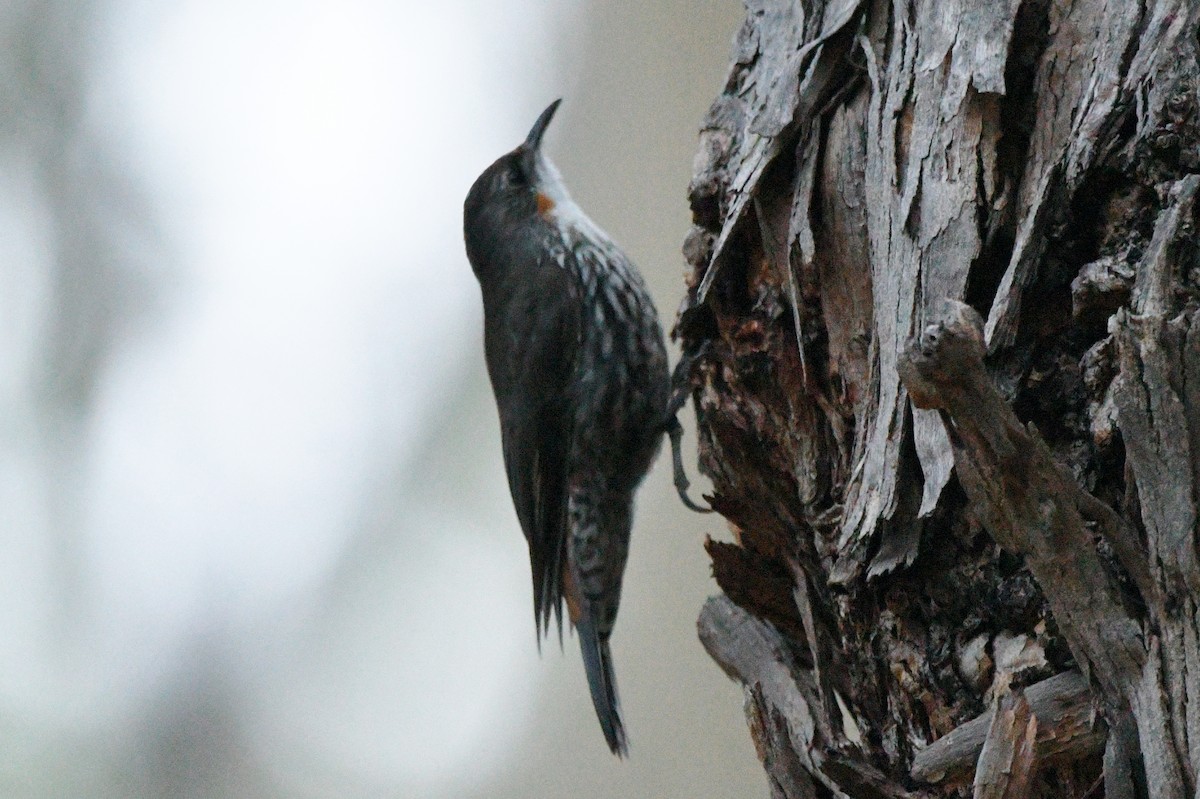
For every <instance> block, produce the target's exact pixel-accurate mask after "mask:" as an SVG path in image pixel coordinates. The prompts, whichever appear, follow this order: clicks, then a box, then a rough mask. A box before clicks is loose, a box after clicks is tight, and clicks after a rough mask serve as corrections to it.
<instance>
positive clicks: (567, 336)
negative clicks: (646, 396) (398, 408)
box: [489, 257, 580, 641]
mask: <svg viewBox="0 0 1200 799" xmlns="http://www.w3.org/2000/svg"><path fill="white" fill-rule="evenodd" d="M521 283H522V286H521V288H520V289H519V290H518V291H516V292H514V293H513V296H512V298H511V299H510V301H509V303H508V307H507V311H506V313H505V314H504V324H503V325H502V328H503V329H502V330H501V331H500V332H498V333H497V335H499V336H503V337H504V338H505V341H503V342H495V345H496V346H498V347H500V348H503V352H495V353H494V354H495V355H496V356H498V358H497V357H489V361H493V362H494V361H497V360H500V361H503V362H504V368H506V369H507V370H508V380H507V384H508V386H509V390H507V391H505V392H504V394H503V396H501V395H500V393H499V392H497V397H496V401H497V404H498V405H499V410H500V422H501V433H502V436H503V446H504V466H505V469H506V471H507V473H508V486H509V490H510V491H511V493H512V498H513V504H514V505H515V506H516V511H517V517H518V519H519V520H520V522H521V528H522V530H523V531H524V533H525V538H526V539H527V540H528V542H529V559H530V565H531V567H532V572H533V603H534V618H535V622H536V625H537V629H538V640H539V641H540V640H541V635H542V634H544V633H546V632H548V631H549V626H550V617H551V614H553V616H554V618H555V621H556V622H557V625H558V628H559V635H560V636H561V634H562V601H563V583H562V575H563V564H564V563H565V562H566V542H567V536H568V518H567V495H568V488H569V486H568V478H569V471H570V455H571V443H572V440H573V437H574V430H573V425H574V416H575V414H574V397H573V393H572V386H573V384H574V382H575V369H576V362H577V360H578V357H577V356H578V352H579V339H580V333H579V330H580V311H579V309H580V303H579V293H578V290H577V287H576V285H575V283H574V280H573V277H572V275H571V273H570V272H569V270H566V269H564V268H563V267H562V266H561V264H560V263H559V262H558V261H557V260H556V259H554V258H551V257H543V258H541V259H539V260H538V262H537V267H536V268H535V269H533V270H531V273H526V274H525V275H523V276H522V280H521Z"/></svg>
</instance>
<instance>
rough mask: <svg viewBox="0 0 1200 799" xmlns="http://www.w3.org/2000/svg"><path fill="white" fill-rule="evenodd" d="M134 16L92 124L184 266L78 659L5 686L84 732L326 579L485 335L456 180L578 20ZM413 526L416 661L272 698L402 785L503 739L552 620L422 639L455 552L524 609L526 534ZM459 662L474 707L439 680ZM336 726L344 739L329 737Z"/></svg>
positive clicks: (198, 8)
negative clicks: (421, 538)
mask: <svg viewBox="0 0 1200 799" xmlns="http://www.w3.org/2000/svg"><path fill="white" fill-rule="evenodd" d="M117 10H118V14H117V16H116V18H115V19H114V20H113V22H112V25H111V27H110V28H109V35H110V37H111V38H110V40H109V42H108V45H107V46H106V48H105V50H106V54H107V56H108V58H107V59H106V65H107V67H108V71H107V72H106V73H105V74H104V75H103V77H101V79H100V80H99V81H98V85H97V91H96V102H95V107H94V119H95V123H96V124H97V125H98V126H100V127H102V128H108V129H114V130H115V131H116V132H117V134H118V135H119V136H120V137H123V138H121V139H120V141H119V143H118V145H117V148H118V150H119V151H120V156H121V157H122V158H123V159H124V160H125V161H127V162H128V163H131V164H133V166H134V168H135V169H136V171H137V174H136V175H135V176H134V178H133V179H134V182H135V183H138V184H140V185H141V186H142V187H143V188H144V189H145V190H146V191H147V193H148V194H149V197H150V200H151V203H150V205H151V207H152V208H153V216H154V220H155V223H156V224H157V225H159V226H160V231H161V233H162V235H163V238H164V240H165V242H166V248H165V249H166V250H167V251H168V252H169V253H170V258H171V262H170V263H167V264H164V265H163V269H162V274H161V275H159V276H158V277H159V279H160V281H161V283H162V284H163V285H164V286H165V289H166V291H165V299H164V302H163V306H162V309H161V312H159V313H157V314H155V315H154V316H153V317H152V319H151V322H150V323H149V324H148V325H147V326H146V328H145V329H144V330H143V331H142V332H143V334H142V335H139V336H137V337H134V338H132V339H131V340H130V341H129V342H128V343H127V345H125V346H123V347H122V348H121V350H120V351H119V353H118V356H117V358H116V360H115V361H114V363H113V364H112V366H111V367H110V369H109V371H108V372H107V375H106V378H105V380H104V383H103V385H102V387H101V391H100V396H99V400H98V405H97V408H96V409H95V414H94V421H93V428H92V429H93V432H94V438H93V441H92V445H91V449H90V455H89V462H88V463H87V466H86V472H87V474H86V477H85V480H84V484H85V486H86V491H85V495H84V497H83V499H82V507H81V509H80V518H82V519H83V520H84V522H83V523H84V528H85V529H84V534H85V537H86V542H87V545H86V550H85V552H84V553H83V554H84V558H83V561H84V562H85V563H87V564H88V566H87V576H88V577H89V579H90V580H91V581H92V583H91V584H90V585H91V588H92V590H90V591H87V592H86V594H87V596H88V603H89V607H88V609H87V614H86V618H87V621H86V623H85V624H84V625H83V626H84V627H85V628H86V629H87V631H88V632H87V634H86V635H85V636H84V638H83V640H76V641H74V642H73V643H72V644H70V645H69V646H68V647H67V648H68V649H71V650H72V651H73V652H74V657H67V658H66V659H65V660H64V658H63V651H62V650H61V649H57V648H53V647H52V648H51V649H50V650H47V651H45V652H44V653H43V654H44V656H45V659H44V660H39V659H38V658H31V659H28V660H26V661H25V662H24V664H23V665H24V668H14V669H12V670H9V671H8V674H9V675H17V674H20V675H22V677H20V678H15V677H14V678H11V680H10V684H9V685H8V686H7V689H8V690H7V692H8V693H9V694H10V695H11V696H12V697H14V700H15V701H16V702H17V703H18V704H24V705H26V706H27V707H29V708H30V709H31V710H32V709H34V708H36V709H37V712H39V713H43V714H45V713H49V715H50V717H52V718H53V717H58V718H61V719H63V721H64V722H67V721H69V720H72V719H76V720H83V719H85V718H86V720H87V721H88V723H92V724H103V723H106V721H111V720H112V719H113V718H117V719H119V718H121V717H122V716H124V715H128V714H130V713H134V712H135V711H136V710H137V708H138V703H139V702H140V701H142V700H148V699H149V698H150V697H152V696H154V695H156V693H157V692H158V691H159V690H160V684H161V682H162V681H163V680H165V679H168V678H169V677H170V676H171V674H172V673H173V672H174V671H175V670H177V669H178V668H179V658H180V657H183V656H186V654H187V651H188V650H187V647H189V646H192V645H193V644H194V642H193V641H192V639H193V638H194V636H195V635H196V633H197V631H198V630H206V629H211V630H216V631H221V630H229V629H233V630H237V629H243V630H245V629H258V628H256V627H255V625H256V624H261V623H263V621H264V620H270V619H272V618H274V617H275V616H276V615H278V614H279V613H280V611H281V610H283V609H286V608H288V607H289V605H291V604H295V603H297V602H298V601H299V599H300V598H302V597H305V596H306V592H308V591H311V590H312V589H314V588H315V587H316V586H317V585H319V584H320V581H321V578H323V577H325V576H327V575H328V573H329V570H330V569H331V568H332V567H333V566H334V565H335V563H336V560H337V558H338V557H339V555H340V554H341V553H342V551H343V548H344V547H345V545H346V544H347V541H348V538H349V536H350V535H351V533H352V532H354V531H355V530H356V529H358V526H359V524H358V523H359V519H358V516H359V515H360V514H361V512H362V508H363V505H364V502H365V501H366V497H365V496H364V494H365V493H366V491H367V490H369V489H370V487H371V486H373V485H374V484H375V483H376V482H378V477H377V473H378V472H379V471H380V469H381V467H382V466H385V465H386V464H385V463H382V461H383V460H385V459H394V458H395V453H396V452H400V453H403V452H404V451H406V450H407V449H411V448H412V447H414V446H416V445H417V444H418V443H419V442H420V441H421V440H422V436H423V435H424V433H425V431H426V430H427V429H428V427H429V425H430V423H431V420H432V419H434V418H436V414H437V412H438V411H441V410H442V409H443V405H444V402H443V400H442V396H444V394H445V391H446V390H449V389H452V388H453V387H454V386H455V385H456V383H455V382H454V380H453V378H454V377H455V376H456V375H457V374H459V373H461V371H462V368H463V363H464V355H465V353H466V352H467V351H468V348H470V347H476V346H478V342H477V341H476V332H475V331H476V328H477V320H478V316H479V309H478V307H477V306H478V302H479V300H478V289H477V286H476V284H475V281H474V277H473V276H472V274H471V272H470V269H469V268H468V267H467V264H466V260H465V256H464V255H463V250H462V243H461V229H460V224H461V223H460V219H461V216H460V214H461V211H460V209H461V202H462V197H463V196H465V193H466V189H467V187H468V186H469V185H470V183H471V181H472V180H473V178H474V176H475V175H476V174H477V173H478V172H479V171H480V170H481V169H482V167H483V166H484V165H486V164H487V163H488V162H490V160H491V159H493V158H494V157H495V156H497V155H498V154H499V153H500V152H502V151H504V150H506V149H509V148H510V147H512V146H513V145H515V144H516V143H517V142H518V141H520V139H521V137H522V136H523V135H524V129H525V128H526V127H527V126H528V124H529V121H530V120H531V119H532V115H533V114H536V112H537V110H539V109H540V108H541V106H542V104H544V102H545V101H546V99H547V91H545V90H540V89H539V88H538V84H537V79H536V74H537V72H539V71H542V70H544V69H545V68H546V66H547V64H549V63H550V56H551V55H552V54H551V53H549V52H548V50H549V48H550V42H551V41H552V40H553V38H554V35H555V32H556V27H555V26H557V25H559V24H562V23H563V22H564V20H563V19H559V20H555V19H553V18H552V16H551V15H549V14H547V13H545V10H544V7H543V5H542V4H541V3H538V2H534V0H528V2H524V3H506V4H505V8H504V13H501V12H499V11H497V10H495V4H493V3H490V2H487V0H457V2H440V3H399V4H397V3H389V2H382V1H379V2H374V1H372V0H349V1H346V0H343V1H342V2H315V1H313V0H290V1H289V2H286V3H284V2H256V3H246V2H234V1H232V0H217V1H216V2H211V1H208V2H205V1H200V0H181V1H180V2H175V3H170V4H160V3H150V2H134V3H128V4H126V5H125V6H124V7H121V6H120V4H117ZM514 54H518V55H519V57H516V58H514ZM501 60H503V61H504V62H506V63H516V64H517V65H518V69H521V68H522V67H521V65H522V64H523V65H524V67H523V69H524V74H519V73H518V74H511V73H507V72H502V71H498V70H496V69H494V68H493V67H492V62H493V61H496V62H499V61H501ZM373 475H375V479H372V478H373ZM49 479H50V481H51V482H53V479H54V478H53V476H50V478H49ZM496 479H497V480H502V473H500V472H499V471H498V472H497V475H496ZM493 499H494V498H493ZM503 499H504V500H505V501H507V499H506V498H503ZM31 515H36V513H35V512H31ZM510 516H511V510H509V509H507V508H505V509H504V510H503V515H502V516H501V517H500V518H501V519H502V520H503V521H504V522H505V523H506V524H507V523H509V521H510V519H509V517H510ZM26 521H30V520H29V519H27V520H26ZM406 523H407V524H408V525H410V526H411V527H412V530H411V531H410V530H407V529H396V530H395V531H394V533H395V534H396V535H406V534H409V533H411V534H413V535H418V534H419V533H418V532H417V531H418V530H420V529H429V528H430V527H437V528H438V529H439V535H440V538H439V539H437V540H432V539H431V540H428V541H425V542H424V543H422V545H421V546H422V547H423V549H422V550H421V552H420V558H421V560H420V562H419V563H418V564H416V565H417V566H418V568H415V569H412V570H407V571H408V572H409V573H410V574H411V575H412V576H413V580H412V584H411V585H409V586H406V587H405V590H407V591H408V592H409V596H412V597H414V598H419V599H420V605H419V606H413V607H412V608H411V610H410V611H409V612H404V611H403V610H395V609H393V610H391V611H389V605H388V601H387V599H386V598H383V599H381V600H380V601H379V602H377V603H375V606H374V607H373V608H371V609H368V610H367V611H366V612H367V613H371V612H374V613H376V614H378V616H379V619H380V620H379V622H378V623H374V624H372V623H366V625H365V629H366V630H367V631H369V632H372V633H374V634H377V635H378V636H380V638H379V639H376V640H383V641H388V640H390V639H389V638H388V636H390V637H391V639H396V638H403V641H397V642H395V643H393V644H392V649H394V650H397V651H394V652H392V653H391V655H390V656H385V657H382V658H380V659H379V660H378V661H377V662H376V661H369V660H366V661H359V662H354V663H348V662H346V658H347V657H353V654H347V653H340V654H338V653H335V654H331V655H329V656H328V657H325V658H324V659H322V657H324V656H322V657H316V656H313V657H309V659H308V660H305V659H304V658H305V655H304V654H301V655H297V653H295V652H291V653H289V654H287V655H286V656H285V660H286V661H287V663H286V664H285V667H287V668H291V669H292V670H293V673H291V674H290V676H289V678H288V679H289V680H291V681H293V682H294V683H296V684H298V685H299V686H300V688H301V690H300V691H299V692H298V693H295V694H290V695H279V694H275V695H271V694H269V693H268V695H267V696H266V697H265V698H263V699H261V702H262V703H263V705H262V707H261V708H260V711H261V714H262V715H263V716H264V719H263V720H261V722H260V723H261V725H262V729H264V730H269V731H271V732H272V733H273V734H277V735H280V736H282V737H283V738H284V739H285V743H284V744H281V745H280V747H279V748H280V750H281V751H282V750H288V751H290V752H292V753H293V755H294V756H298V757H300V758H301V759H304V758H305V757H316V758H317V762H316V763H309V764H308V765H309V766H319V765H320V758H321V757H322V756H328V757H329V758H330V759H331V760H332V761H337V760H338V759H339V758H340V759H341V760H342V761H343V762H345V763H348V764H351V765H352V767H353V768H354V769H355V770H356V771H357V772H359V774H360V776H361V775H372V774H373V775H374V776H376V777H377V778H378V779H380V780H381V781H382V782H384V783H386V782H388V781H396V780H401V781H408V782H413V781H414V780H416V781H426V782H428V781H432V780H434V779H435V778H437V777H438V776H444V775H446V774H454V773H456V772H460V771H462V766H463V765H464V764H465V763H466V762H468V761H470V762H472V763H475V764H478V763H479V762H480V757H481V755H480V750H481V749H483V748H489V747H490V750H491V755H490V757H491V758H495V757H497V756H498V755H499V754H500V753H499V752H496V751H495V746H494V745H492V744H494V740H489V738H488V733H489V731H490V732H492V733H493V734H494V729H495V728H496V726H497V719H498V718H500V717H503V716H511V715H512V714H513V712H514V705H515V704H516V703H518V702H519V698H520V694H519V693H518V694H516V695H514V694H513V691H512V688H513V685H514V684H518V685H519V684H520V683H521V679H520V678H519V677H518V676H515V673H516V672H518V671H520V670H522V669H525V668H527V666H528V660H529V658H530V657H533V656H534V655H533V653H528V654H522V655H520V656H517V655H516V654H515V653H517V652H521V653H524V650H527V649H531V648H532V647H531V646H530V645H531V644H532V635H530V636H528V640H526V639H521V640H519V641H516V640H512V637H511V636H509V635H507V634H497V635H495V636H492V637H491V638H490V639H489V638H486V637H485V638H483V639H480V638H479V637H478V636H476V637H475V638H474V639H473V640H472V641H471V642H470V651H452V650H453V647H452V650H451V651H447V649H446V647H445V646H444V645H440V646H433V645H430V643H431V642H433V641H435V640H436V639H437V638H438V636H444V631H446V630H453V629H456V628H459V627H461V625H462V624H463V623H464V621H465V620H464V619H463V618H462V616H463V614H465V613H467V612H468V609H467V608H464V606H463V604H462V602H461V601H456V600H457V599H458V598H457V597H456V596H455V595H454V594H453V593H452V589H454V587H453V586H451V585H447V584H446V581H445V580H444V579H440V575H444V574H446V573H450V572H452V571H457V572H459V573H461V572H462V570H463V569H466V571H467V572H468V573H469V574H471V575H472V577H473V579H474V580H475V581H476V586H475V588H476V590H478V591H480V592H481V593H482V594H484V595H487V596H489V597H492V598H494V599H495V602H496V607H494V608H493V609H491V611H490V612H494V613H501V614H505V615H508V616H513V615H520V617H521V618H522V624H525V623H527V621H528V619H527V617H528V615H529V614H528V608H527V605H528V590H527V586H526V582H527V581H526V580H525V578H524V576H523V572H522V571H520V570H519V569H513V568H512V566H513V564H514V563H516V564H521V563H522V560H523V553H522V551H521V549H522V548H521V547H520V546H519V544H518V543H517V541H518V540H519V539H514V540H508V539H507V537H505V540H503V541H500V536H499V535H497V534H495V533H494V531H493V532H492V534H490V535H489V536H488V538H489V539H491V540H494V541H495V542H496V548H495V550H492V549H484V550H483V551H480V550H479V548H478V547H477V546H476V544H475V539H477V538H478V537H479V536H478V535H476V534H474V533H477V532H478V531H471V530H469V529H463V525H469V520H467V521H464V520H458V522H456V521H455V519H453V518H446V517H444V516H437V515H436V513H435V512H434V511H433V510H430V509H422V508H421V507H420V506H417V507H414V508H413V512H412V513H411V514H408V515H407V517H406ZM456 523H457V524H458V525H459V529H456V528H455V524H456ZM34 557H35V558H36V557H39V556H37V555H34ZM521 568H524V566H523V565H522V566H521ZM479 581H484V582H483V583H482V584H480V582H479ZM439 592H440V593H439ZM439 597H440V598H439ZM401 604H403V603H401ZM30 608H33V609H36V606H34V605H31V606H30ZM37 617H38V614H37V613H36V612H35V613H33V614H31V618H33V619H34V620H35V621H34V622H33V623H32V624H31V625H30V626H29V628H28V630H27V632H28V633H29V640H30V642H31V645H33V641H34V639H35V638H36V637H37V635H38V626H37V623H36V619H37ZM368 621H369V620H368ZM385 623H386V624H391V625H394V626H392V627H390V628H388V629H382V627H383V625H384V624H385ZM495 629H497V630H498V631H499V632H500V633H503V631H505V630H507V629H511V625H496V626H495ZM275 632H276V635H278V636H279V637H281V638H283V639H284V640H286V635H285V634H283V632H280V631H275ZM444 643H445V642H442V644H444ZM384 648H385V650H386V646H385V647H384ZM462 648H463V647H462V646H458V649H462ZM350 651H351V653H353V652H354V651H355V650H354V649H353V647H351V650H350ZM307 654H308V655H310V656H311V655H312V653H307ZM314 658H315V659H314ZM297 660H299V662H296V661H297ZM309 661H312V662H309ZM49 663H56V664H59V665H57V666H55V667H53V668H46V665H47V664H49ZM64 663H66V664H69V665H66V666H63V665H62V664H64ZM276 665H278V664H276ZM535 673H536V671H535V672H533V673H531V674H529V675H528V676H526V678H525V681H526V682H528V681H529V680H530V679H532V678H533V676H534V675H535ZM339 674H340V675H350V676H347V677H344V678H343V680H344V681H345V680H352V681H353V685H351V686H350V688H349V690H347V685H345V684H339V683H337V681H336V679H337V678H336V675H339ZM330 675H335V676H334V677H331V676H330ZM447 680H453V682H454V683H455V685H456V686H457V688H456V690H455V691H454V692H453V694H452V695H454V696H456V697H458V698H459V700H460V704H459V705H457V706H447V705H446V704H445V701H444V697H445V696H446V695H450V694H447V693H436V692H431V691H430V690H429V686H431V685H432V686H436V685H439V684H443V683H445V682H446V681H447ZM31 688H33V689H34V690H29V689H31ZM526 690H528V689H526ZM356 691H357V693H355V692H356ZM101 708H107V711H106V712H98V711H99V710H100V709H101ZM338 714H343V715H344V716H346V717H345V718H341V719H338ZM346 714H349V715H348V716H347V715H346ZM314 719H317V720H319V722H318V721H313V720H314ZM306 721H307V722H308V723H307V725H306ZM331 721H332V723H334V724H338V723H342V725H343V727H344V729H341V730H339V729H332V730H329V729H327V730H325V731H324V734H321V735H319V736H318V735H315V734H314V733H315V731H314V730H313V729H310V727H313V726H315V725H327V724H329V723H330V722H331ZM489 728H490V730H489ZM289 736H290V738H291V739H292V740H290V742H289V741H287V740H286V739H287V738H288V737H289ZM402 753H406V754H407V759H405V755H404V754H402ZM269 754H270V753H268V755H269ZM486 760H487V758H485V759H484V762H486ZM298 765H299V764H297V763H291V764H287V765H286V766H284V765H281V767H280V769H281V771H287V772H289V773H295V772H297V771H299V773H303V769H299V768H298ZM311 770H319V768H316V769H311Z"/></svg>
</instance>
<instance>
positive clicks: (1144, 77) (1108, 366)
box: [677, 0, 1200, 799]
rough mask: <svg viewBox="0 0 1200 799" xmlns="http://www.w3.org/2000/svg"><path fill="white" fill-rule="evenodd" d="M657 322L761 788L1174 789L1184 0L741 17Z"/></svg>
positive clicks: (1181, 472) (1197, 399)
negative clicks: (707, 531) (675, 366)
mask: <svg viewBox="0 0 1200 799" xmlns="http://www.w3.org/2000/svg"><path fill="white" fill-rule="evenodd" d="M747 12H748V13H747V19H746V22H745V25H744V27H743V28H742V30H741V32H740V34H739V35H738V38H737V42H736V46H735V53H734V61H733V65H732V68H731V71H730V75H729V79H728V82H727V84H726V86H725V88H724V91H723V92H722V94H721V95H720V96H719V97H718V98H717V100H716V102H715V103H714V104H713V107H712V109H711V111H710V113H709V115H708V118H707V119H706V120H705V123H704V126H703V129H702V131H701V151H700V154H699V156H698V157H697V163H696V174H695V178H694V180H693V183H692V185H691V187H690V199H691V203H692V209H693V212H694V218H695V225H694V228H693V230H692V232H691V234H690V235H689V237H688V240H687V242H686V243H685V254H686V256H687V258H688V261H689V263H690V264H691V265H692V268H693V273H692V277H691V279H690V281H689V293H688V297H687V299H686V300H685V302H684V307H683V309H682V310H681V312H680V318H679V323H678V326H677V334H678V336H679V338H680V339H681V341H682V343H683V345H684V348H685V350H686V351H688V352H690V353H698V354H699V357H698V359H697V360H696V364H695V367H694V368H693V370H692V372H691V379H692V387H693V389H694V399H695V406H696V410H697V416H698V419H699V424H700V435H701V465H702V468H703V469H704V471H705V472H706V473H707V474H708V475H709V476H710V477H711V478H712V480H713V485H714V491H715V495H714V496H713V498H712V504H713V506H714V507H715V508H716V509H717V510H718V511H719V512H720V513H721V514H722V515H723V516H724V517H725V518H726V519H727V520H728V522H729V524H730V527H731V528H732V530H733V532H734V535H735V543H720V542H715V541H712V542H709V544H708V549H709V552H710V554H711V556H712V560H713V569H714V573H715V575H716V578H717V581H718V583H719V585H720V586H721V588H722V590H723V591H724V594H725V595H724V596H723V597H718V598H714V599H713V600H710V602H709V603H708V604H707V605H706V606H705V608H704V610H703V612H702V613H701V617H700V634H701V638H702V640H703V642H704V644H705V646H706V647H707V648H708V650H709V652H710V653H711V654H712V655H713V657H714V659H715V660H717V662H718V663H720V664H721V666H722V667H723V668H724V669H725V670H726V671H727V672H728V673H729V674H730V675H731V676H732V677H734V678H736V679H738V680H741V681H742V682H743V683H744V684H745V686H746V697H747V698H746V702H747V708H746V709H747V719H748V722H749V725H750V728H751V733H752V735H753V737H754V740H755V743H756V745H757V747H758V751H759V754H760V757H761V759H762V761H763V764H764V767H765V768H766V770H767V773H768V776H769V778H770V781H771V785H772V790H773V794H774V795H775V796H777V797H830V796H848V797H852V798H855V799H857V798H858V797H901V796H928V797H940V796H975V797H1018V796H1031V797H1079V798H1082V797H1085V796H1086V797H1100V796H1108V797H1110V799H1125V798H1126V797H1165V798H1166V799H1174V798H1175V797H1185V796H1186V797H1191V796H1195V795H1196V794H1197V775H1198V772H1200V620H1198V617H1197V611H1198V606H1200V555H1198V552H1197V527H1198V523H1200V522H1198V516H1197V507H1198V501H1200V248H1197V246H1196V244H1195V238H1196V224H1197V216H1198V214H1200V210H1198V207H1197V193H1198V191H1200V109H1198V96H1197V94H1198V89H1200V67H1198V63H1197V51H1198V39H1197V37H1198V31H1200V0H1141V1H1140V2H1138V1H1136V0H1120V1H1119V2H1117V0H937V1H936V2H928V1H926V0H908V1H907V2H904V1H903V0H895V1H894V2H887V0H804V1H803V2H800V1H797V2H792V3H788V2H782V0H747Z"/></svg>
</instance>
